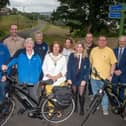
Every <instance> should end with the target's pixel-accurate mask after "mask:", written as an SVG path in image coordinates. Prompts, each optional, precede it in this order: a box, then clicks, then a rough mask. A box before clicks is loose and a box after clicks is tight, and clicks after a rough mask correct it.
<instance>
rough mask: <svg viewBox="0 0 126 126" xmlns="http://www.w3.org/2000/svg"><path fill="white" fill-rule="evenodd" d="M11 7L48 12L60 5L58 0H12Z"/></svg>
mask: <svg viewBox="0 0 126 126" xmlns="http://www.w3.org/2000/svg"><path fill="white" fill-rule="evenodd" d="M10 3H11V5H10V7H11V8H17V9H19V10H21V11H22V10H24V11H27V12H48V11H53V10H54V9H56V8H57V7H58V6H59V2H57V0H36V1H35V0H20V1H19V0H10Z"/></svg>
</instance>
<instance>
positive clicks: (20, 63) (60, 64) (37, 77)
mask: <svg viewBox="0 0 126 126" xmlns="http://www.w3.org/2000/svg"><path fill="white" fill-rule="evenodd" d="M10 33H11V35H10V36H9V37H8V38H6V39H5V40H4V41H3V43H0V80H1V81H0V104H2V102H3V101H4V96H5V88H6V77H4V76H2V71H4V70H7V72H8V74H13V72H14V70H15V69H17V75H18V83H19V85H20V86H22V85H23V84H27V86H28V93H29V94H30V95H31V96H32V97H33V98H34V99H36V100H38V93H37V91H38V88H40V87H39V82H40V81H41V80H43V81H45V80H52V85H47V86H46V93H47V95H48V94H50V93H51V91H52V88H53V87H54V86H57V85H58V86H59V85H64V83H67V84H71V85H72V91H73V98H74V100H75V112H78V111H79V113H80V115H84V103H85V94H86V89H87V88H86V87H88V93H89V95H95V94H96V93H97V90H98V89H99V88H101V87H102V86H103V83H102V81H101V80H100V79H99V78H98V77H96V76H94V75H93V68H95V69H96V70H97V71H98V73H99V74H100V76H101V77H102V78H104V79H108V80H110V81H112V83H113V85H116V84H118V83H121V84H125V83H126V59H125V56H126V36H121V37H119V47H117V48H115V49H114V50H112V49H111V48H109V47H108V46H107V38H106V37H105V36H99V38H98V41H97V44H95V43H94V42H93V34H92V33H87V34H86V37H85V41H84V42H83V41H78V42H73V40H72V39H71V38H67V39H66V40H65V42H64V48H63V47H62V45H61V43H59V42H58V41H54V42H53V43H52V44H51V46H50V48H49V46H48V44H47V43H46V42H44V41H43V34H42V33H41V32H36V33H35V41H34V40H33V39H32V38H27V39H23V38H21V37H19V36H18V35H17V25H15V24H13V25H11V27H10ZM113 90H114V91H116V89H115V88H113ZM124 95H125V90H124V88H120V91H119V96H120V98H121V99H123V98H124ZM78 99H79V101H78ZM78 103H79V105H80V106H79V107H78ZM108 106H109V101H108V97H107V95H106V94H105V95H104V97H103V100H102V108H103V114H104V115H108V114H109V113H108ZM78 108H80V110H78Z"/></svg>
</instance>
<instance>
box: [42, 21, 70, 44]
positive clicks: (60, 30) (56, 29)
mask: <svg viewBox="0 0 126 126" xmlns="http://www.w3.org/2000/svg"><path fill="white" fill-rule="evenodd" d="M42 32H43V33H44V40H45V41H47V42H48V44H49V45H50V44H51V43H52V42H54V41H59V42H60V43H63V42H64V40H65V39H66V38H67V37H68V36H67V33H68V32H69V29H68V27H64V26H56V25H52V24H48V23H47V24H46V26H45V28H44V29H43V30H42Z"/></svg>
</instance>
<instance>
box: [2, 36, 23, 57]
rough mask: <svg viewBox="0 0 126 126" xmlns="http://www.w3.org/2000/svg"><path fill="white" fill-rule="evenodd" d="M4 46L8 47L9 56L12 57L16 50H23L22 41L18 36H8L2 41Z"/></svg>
mask: <svg viewBox="0 0 126 126" xmlns="http://www.w3.org/2000/svg"><path fill="white" fill-rule="evenodd" d="M4 44H5V45H6V46H7V47H8V49H9V51H10V54H11V56H13V55H14V54H15V52H16V51H17V50H18V49H20V48H24V39H23V38H22V37H20V36H16V37H12V36H9V37H8V38H6V39H5V40H4Z"/></svg>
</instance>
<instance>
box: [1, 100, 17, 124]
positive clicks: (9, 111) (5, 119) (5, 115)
mask: <svg viewBox="0 0 126 126" xmlns="http://www.w3.org/2000/svg"><path fill="white" fill-rule="evenodd" d="M5 105H7V112H5V113H2V115H1V117H0V126H4V125H5V124H6V123H7V122H8V120H9V119H10V118H11V116H12V114H13V112H14V108H15V102H14V101H13V100H12V99H9V98H6V103H5ZM8 105H9V106H8Z"/></svg>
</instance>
